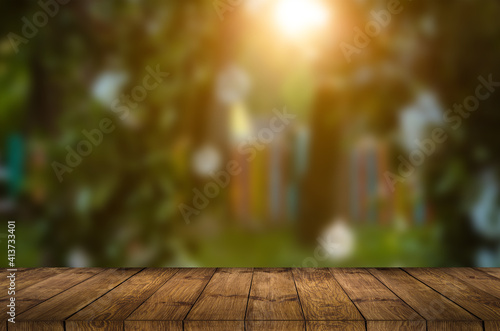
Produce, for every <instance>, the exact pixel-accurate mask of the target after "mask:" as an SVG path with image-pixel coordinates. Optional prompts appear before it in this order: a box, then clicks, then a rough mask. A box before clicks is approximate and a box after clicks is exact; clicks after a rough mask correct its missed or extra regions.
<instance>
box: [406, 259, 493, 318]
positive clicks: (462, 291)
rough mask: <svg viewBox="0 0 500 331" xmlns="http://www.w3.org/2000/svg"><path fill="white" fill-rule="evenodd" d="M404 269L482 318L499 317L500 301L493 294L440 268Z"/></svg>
mask: <svg viewBox="0 0 500 331" xmlns="http://www.w3.org/2000/svg"><path fill="white" fill-rule="evenodd" d="M405 270H406V271H407V272H408V273H409V274H411V275H412V276H413V277H415V278H417V279H419V280H420V281H422V282H423V283H425V284H426V285H427V286H430V287H432V288H433V289H434V290H436V291H437V292H439V293H441V294H442V295H444V296H446V297H448V298H449V299H450V300H452V301H454V302H455V303H457V304H458V305H460V306H461V307H463V308H464V309H466V310H467V311H469V312H471V313H472V314H474V315H476V316H477V317H479V318H481V319H482V320H499V319H500V301H499V300H498V299H497V298H495V297H494V296H492V295H490V294H488V293H486V292H484V291H482V290H479V289H477V288H475V287H473V286H471V285H469V284H467V283H465V282H463V281H461V280H459V279H457V278H454V277H452V276H450V275H448V274H447V273H445V272H444V271H442V270H440V269H434V268H432V269H430V268H408V269H405Z"/></svg>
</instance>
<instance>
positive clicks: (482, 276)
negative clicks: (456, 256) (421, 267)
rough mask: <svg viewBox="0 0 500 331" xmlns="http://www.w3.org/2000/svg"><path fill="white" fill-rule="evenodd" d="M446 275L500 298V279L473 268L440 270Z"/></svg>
mask: <svg viewBox="0 0 500 331" xmlns="http://www.w3.org/2000/svg"><path fill="white" fill-rule="evenodd" d="M440 270H443V271H444V272H446V273H447V274H448V275H451V276H453V277H455V278H458V279H460V280H462V281H464V282H466V283H467V284H469V285H472V286H474V287H476V288H478V289H480V290H483V291H485V292H488V293H489V294H491V295H494V296H495V297H497V298H500V279H498V278H496V277H493V276H491V275H490V274H488V273H486V272H483V271H481V270H477V269H473V268H442V269H440Z"/></svg>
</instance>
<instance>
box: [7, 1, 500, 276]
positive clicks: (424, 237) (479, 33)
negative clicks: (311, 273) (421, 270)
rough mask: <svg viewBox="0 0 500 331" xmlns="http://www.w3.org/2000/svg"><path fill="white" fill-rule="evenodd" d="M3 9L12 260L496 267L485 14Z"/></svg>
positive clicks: (68, 4)
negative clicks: (471, 107) (471, 105)
mask: <svg viewBox="0 0 500 331" xmlns="http://www.w3.org/2000/svg"><path fill="white" fill-rule="evenodd" d="M0 8H1V12H2V13H3V14H2V16H3V17H2V20H1V22H0V27H1V32H2V33H1V34H0V215H1V218H2V219H3V220H4V221H3V222H2V224H4V225H3V226H4V228H3V229H0V236H1V238H0V240H1V241H2V243H3V245H6V242H7V220H15V221H16V239H17V240H16V249H17V256H16V261H17V266H19V267H35V266H74V267H81V266H108V267H111V266H256V267H258V266H297V267H300V266H304V267H305V266H307V267H314V266H388V267H390V266H485V267H490V266H497V267H498V266H500V203H499V202H500V195H499V184H500V183H499V176H500V160H499V157H500V153H498V151H499V147H500V145H499V144H500V143H499V138H500V130H498V126H499V124H500V113H499V111H498V105H499V104H500V91H497V92H496V93H495V92H494V89H495V87H492V86H491V84H490V85H488V86H485V85H484V84H483V89H482V90H481V91H482V93H483V94H485V93H486V92H491V93H488V97H487V98H485V100H480V101H479V106H478V107H477V110H475V111H472V112H468V111H464V110H463V109H462V111H461V112H456V111H454V110H453V107H454V104H462V103H463V102H464V99H465V98H467V97H468V96H474V95H475V93H476V88H477V87H478V86H479V85H480V84H481V81H480V80H478V77H479V76H482V77H484V79H485V80H486V81H488V78H490V80H491V79H492V80H493V81H500V66H499V64H498V59H500V20H499V19H498V17H500V2H498V1H496V0H483V1H470V0H457V1H432V0H418V1H407V0H401V1H394V0H391V1H384V0H380V1H378V0H356V1H340V0H332V1H326V0H325V1H321V0H307V1H302V0H269V1H259V0H242V1H236V0H233V1H229V0H215V1H212V0H206V1H202V0H189V1H173V0H171V1H160V0H142V1H141V0H116V1H97V0H87V1H67V0H64V1H63V0H59V2H57V1H56V0H42V1H41V2H38V3H37V2H36V1H28V0H24V1H22V0H18V1H4V2H3V3H2V4H1V5H0ZM167 73H168V74H167ZM490 75H491V76H490ZM496 88H498V87H496ZM476 100H477V99H476ZM469 101H470V98H469ZM467 109H468V108H467ZM103 121H104V122H103ZM103 127H105V129H103ZM436 129H438V130H441V131H440V135H441V136H444V137H445V138H446V139H444V142H443V141H439V142H438V141H436V139H434V138H433V137H435V135H434V134H433V132H434V133H435V130H436ZM429 139H434V140H432V143H429V141H430V140H429ZM423 141H426V142H427V143H428V144H427V145H425V144H424V145H425V146H427V147H425V148H424V147H419V145H420V146H421V145H422V142H423ZM418 142H420V144H419V143H418ZM432 146H433V147H432ZM431 147H432V148H431ZM426 148H427V149H426ZM5 247H6V246H5ZM6 251H7V249H2V250H0V260H1V261H2V264H6V261H7V258H6Z"/></svg>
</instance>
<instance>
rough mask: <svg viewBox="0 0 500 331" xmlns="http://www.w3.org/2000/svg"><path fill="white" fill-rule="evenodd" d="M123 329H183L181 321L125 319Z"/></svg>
mask: <svg viewBox="0 0 500 331" xmlns="http://www.w3.org/2000/svg"><path fill="white" fill-rule="evenodd" d="M124 330H125V331H183V329H182V321H125V328H124Z"/></svg>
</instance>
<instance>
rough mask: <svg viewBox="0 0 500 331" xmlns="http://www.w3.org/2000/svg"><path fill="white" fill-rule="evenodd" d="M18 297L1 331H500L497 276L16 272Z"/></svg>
mask: <svg viewBox="0 0 500 331" xmlns="http://www.w3.org/2000/svg"><path fill="white" fill-rule="evenodd" d="M2 272H3V274H6V273H7V271H6V270H5V269H3V270H2ZM0 282H3V288H4V289H6V288H7V287H8V286H7V284H8V282H7V280H6V277H5V276H3V277H2V278H1V279H0ZM15 298H16V323H15V324H13V323H9V322H7V318H8V315H6V314H5V309H6V308H5V307H6V304H8V303H9V296H8V294H7V290H5V291H3V293H0V300H1V301H2V302H1V306H2V307H3V309H4V313H3V314H2V316H3V317H2V318H3V320H2V323H0V330H7V328H8V330H47V331H49V330H50V331H52V330H55V331H57V330H68V331H72V330H112V331H113V330H231V331H233V330H287V331H288V330H291V331H293V330H384V331H385V330H423V331H425V330H453V331H456V330H486V331H488V330H500V269H496V268H495V269H484V268H442V269H433V268H404V269H398V268H389V269H385V268H384V269H377V268H367V269H350V268H348V269H337V268H330V269H328V268H317V269H295V268H294V269H290V268H219V269H215V268H144V269H143V268H123V269H113V268H109V269H101V268H83V269H69V268H38V269H22V270H21V269H20V270H18V272H17V275H16V296H15Z"/></svg>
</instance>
